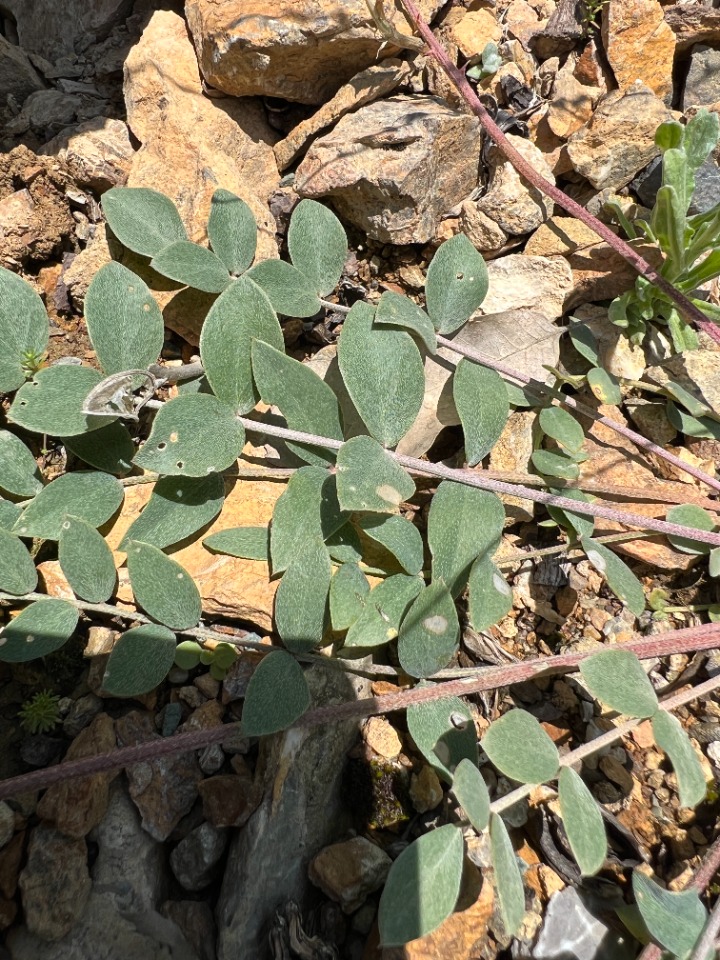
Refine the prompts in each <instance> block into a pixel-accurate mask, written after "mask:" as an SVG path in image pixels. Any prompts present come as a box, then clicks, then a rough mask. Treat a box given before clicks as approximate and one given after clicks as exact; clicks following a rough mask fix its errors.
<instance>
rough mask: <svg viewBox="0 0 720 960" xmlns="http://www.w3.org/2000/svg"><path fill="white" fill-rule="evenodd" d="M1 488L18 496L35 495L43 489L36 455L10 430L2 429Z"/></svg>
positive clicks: (0, 445) (0, 444)
mask: <svg viewBox="0 0 720 960" xmlns="http://www.w3.org/2000/svg"><path fill="white" fill-rule="evenodd" d="M0 488H1V489H3V490H6V491H7V492H8V493H12V494H14V495H15V496H16V497H34V496H35V494H36V493H38V492H39V491H40V490H42V480H41V479H40V471H39V470H38V465H37V463H36V462H35V457H34V456H33V455H32V453H30V451H29V450H28V448H27V447H26V446H25V444H24V443H23V442H22V440H21V439H20V438H19V437H16V436H15V434H14V433H10V431H9V430H0Z"/></svg>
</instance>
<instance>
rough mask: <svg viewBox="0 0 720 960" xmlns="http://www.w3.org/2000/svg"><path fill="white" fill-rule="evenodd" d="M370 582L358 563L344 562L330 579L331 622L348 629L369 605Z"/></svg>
mask: <svg viewBox="0 0 720 960" xmlns="http://www.w3.org/2000/svg"><path fill="white" fill-rule="evenodd" d="M369 593H370V584H369V583H368V579H367V577H366V576H365V574H364V573H363V572H362V570H361V569H360V567H359V566H358V565H357V564H356V563H343V564H342V565H341V566H340V567H339V568H338V569H337V570H336V571H335V573H334V575H333V578H332V580H331V581H330V622H331V624H332V628H333V630H348V629H349V628H350V627H351V626H352V625H353V624H354V623H355V621H356V620H357V618H358V617H359V616H360V614H361V613H362V612H363V610H364V609H365V607H366V606H367V596H368V594H369Z"/></svg>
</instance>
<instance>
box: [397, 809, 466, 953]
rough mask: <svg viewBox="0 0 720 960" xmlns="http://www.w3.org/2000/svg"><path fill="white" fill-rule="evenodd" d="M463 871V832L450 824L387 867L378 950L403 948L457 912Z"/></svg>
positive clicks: (427, 837)
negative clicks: (388, 869)
mask: <svg viewBox="0 0 720 960" xmlns="http://www.w3.org/2000/svg"><path fill="white" fill-rule="evenodd" d="M462 871H463V838H462V833H461V831H460V830H458V828H457V827H456V826H454V825H453V824H451V823H448V824H446V825H445V826H443V827H438V828H437V829H436V830H431V831H430V833H426V834H424V835H423V836H422V837H419V838H418V839H417V840H415V842H414V843H412V844H410V846H409V847H406V848H405V849H404V850H403V852H402V853H401V854H400V856H399V857H398V858H397V860H396V861H395V862H394V863H393V865H392V867H391V868H390V873H389V874H388V878H387V881H386V883H385V888H384V889H383V892H382V897H381V898H380V909H379V912H378V925H379V928H380V941H381V943H382V946H383V947H394V946H402V945H403V944H405V943H408V942H409V941H410V940H417V939H418V938H419V937H424V936H426V935H427V934H428V933H432V931H433V930H435V929H437V927H439V926H440V924H441V923H442V922H443V920H445V919H447V917H449V916H450V914H451V913H452V912H453V910H454V909H455V904H456V903H457V899H458V896H459V894H460V882H461V880H462Z"/></svg>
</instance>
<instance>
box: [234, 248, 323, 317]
mask: <svg viewBox="0 0 720 960" xmlns="http://www.w3.org/2000/svg"><path fill="white" fill-rule="evenodd" d="M247 276H248V277H249V279H250V280H253V281H254V282H255V283H256V284H257V285H258V286H259V287H260V289H261V290H263V291H264V292H265V294H266V296H267V298H268V300H269V301H270V303H271V304H272V305H273V310H275V311H276V313H281V314H282V315H283V316H284V317H314V316H315V314H316V313H317V312H318V310H319V309H320V307H321V306H322V304H321V303H320V300H319V298H318V296H317V294H316V293H315V288H314V287H313V285H312V284H311V283H310V281H309V280H308V279H307V278H306V277H305V275H304V274H303V273H301V272H300V271H299V270H298V268H297V267H294V266H293V265H292V264H291V263H287V262H286V261H285V260H262V261H261V262H260V263H256V264H255V266H254V267H252V268H251V269H250V270H248V272H247Z"/></svg>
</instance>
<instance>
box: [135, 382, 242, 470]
mask: <svg viewBox="0 0 720 960" xmlns="http://www.w3.org/2000/svg"><path fill="white" fill-rule="evenodd" d="M244 443H245V429H244V428H243V425H242V424H241V423H240V422H239V420H238V419H237V418H236V416H235V415H234V413H233V412H232V410H231V409H230V407H228V406H226V405H225V404H224V403H221V402H220V400H217V399H216V398H215V397H211V396H208V394H205V393H196V394H184V395H182V396H179V397H175V399H174V400H169V401H168V402H167V403H166V404H164V405H163V406H162V407H161V409H160V410H159V411H158V413H157V416H156V417H155V421H154V422H153V426H152V430H151V431H150V436H149V437H148V438H147V440H146V441H145V443H144V445H143V447H142V449H141V451H140V453H138V455H137V456H136V457H135V461H134V462H135V463H136V464H138V465H139V466H141V467H143V468H144V469H146V470H154V471H155V472H156V473H164V474H169V475H170V476H186V477H203V476H205V475H206V474H208V473H219V472H220V471H222V470H225V469H227V467H229V466H230V465H231V464H233V463H234V462H235V461H236V460H237V458H238V457H239V456H240V451H241V450H242V448H243V445H244Z"/></svg>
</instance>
